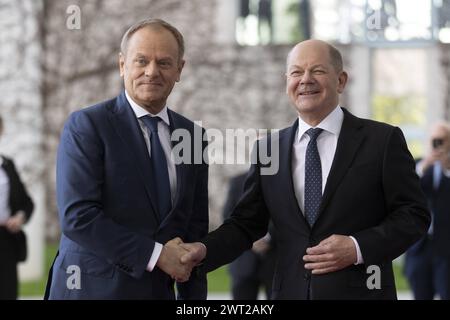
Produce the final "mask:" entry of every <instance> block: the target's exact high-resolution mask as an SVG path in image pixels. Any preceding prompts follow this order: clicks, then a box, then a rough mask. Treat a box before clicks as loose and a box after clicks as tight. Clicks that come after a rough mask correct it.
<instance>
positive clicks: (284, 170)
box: [278, 120, 309, 227]
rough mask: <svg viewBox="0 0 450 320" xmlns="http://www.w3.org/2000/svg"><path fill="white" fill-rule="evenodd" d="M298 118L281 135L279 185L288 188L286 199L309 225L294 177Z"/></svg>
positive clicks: (305, 223) (304, 222) (303, 222)
mask: <svg viewBox="0 0 450 320" xmlns="http://www.w3.org/2000/svg"><path fill="white" fill-rule="evenodd" d="M297 128H298V120H297V121H295V123H294V124H293V125H292V127H290V128H288V129H287V130H286V132H285V134H283V135H282V136H280V152H279V154H280V167H279V174H278V176H279V181H280V183H279V186H280V187H285V188H286V190H284V191H282V194H283V195H285V196H286V197H287V199H286V201H287V203H288V204H290V206H291V207H294V208H296V209H297V210H295V211H294V212H293V214H294V216H295V217H296V219H299V220H300V221H301V223H302V224H304V225H306V226H307V227H309V225H308V223H307V222H306V219H305V217H304V215H303V213H302V210H301V209H300V206H299V205H298V200H297V197H296V196H295V189H294V180H293V178H292V149H293V145H294V139H295V136H296V133H297Z"/></svg>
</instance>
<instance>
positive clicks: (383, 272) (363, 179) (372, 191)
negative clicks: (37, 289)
mask: <svg viewBox="0 0 450 320" xmlns="http://www.w3.org/2000/svg"><path fill="white" fill-rule="evenodd" d="M297 127H298V121H296V122H295V124H294V125H293V126H291V127H289V128H286V129H283V130H281V131H280V132H279V137H278V139H279V140H278V141H277V142H278V143H279V158H277V159H279V170H278V172H277V173H276V174H274V175H263V174H261V169H262V168H263V167H264V166H269V165H270V164H264V163H263V162H262V161H259V160H258V161H257V163H255V164H253V165H252V166H251V168H250V171H249V173H248V176H247V180H246V182H245V187H244V195H243V197H242V198H241V200H240V202H239V203H238V205H237V206H236V208H235V209H234V212H233V214H232V216H231V218H230V219H229V220H227V221H226V222H225V223H224V224H223V225H222V226H221V227H220V228H219V229H218V230H216V231H213V232H212V233H210V234H209V235H208V236H207V237H206V238H205V239H204V240H202V241H203V242H204V243H205V245H206V247H207V249H208V250H207V256H206V260H205V263H204V268H205V269H206V271H210V270H213V269H215V268H217V267H218V266H220V265H222V264H225V263H228V262H230V261H232V260H233V259H235V258H236V257H237V256H238V255H239V254H241V252H242V251H244V250H246V249H249V248H250V247H251V245H252V243H253V241H255V240H256V239H258V238H260V237H262V236H264V234H265V233H266V232H267V228H268V222H269V219H271V220H272V222H273V224H274V226H275V230H276V232H277V237H276V240H275V241H276V243H277V250H278V261H277V265H276V270H275V275H274V282H273V288H272V289H273V291H272V298H274V299H395V298H396V289H395V282H394V275H393V269H392V260H393V259H395V258H396V257H398V256H399V255H400V254H402V253H403V252H404V251H405V250H406V249H407V248H408V247H409V246H411V245H412V244H413V243H414V242H416V241H417V240H418V239H419V238H420V237H421V236H422V235H424V234H425V233H426V230H427V228H428V226H429V221H430V216H429V212H428V210H427V205H426V200H425V197H424V194H423V192H422V190H421V188H420V185H419V179H418V177H417V175H416V173H415V163H414V160H413V158H412V156H411V154H410V153H409V151H408V149H407V146H406V142H405V139H404V137H403V135H402V133H401V131H400V130H399V129H398V128H395V127H393V126H390V125H387V124H383V123H379V122H375V121H370V120H365V119H360V118H357V117H355V116H353V115H352V114H350V113H349V112H348V111H346V110H345V109H344V121H343V123H342V129H341V133H340V135H339V139H338V143H337V148H336V153H335V156H334V159H333V163H332V166H331V170H330V173H329V175H328V179H327V182H326V186H325V191H324V194H323V198H322V203H321V206H320V209H319V216H318V218H317V220H316V222H315V224H314V226H313V227H312V228H311V227H310V226H309V224H308V223H307V221H306V219H305V218H304V215H303V213H302V212H301V210H300V208H299V206H298V202H297V198H296V196H295V192H294V186H293V180H292V169H291V168H292V163H291V161H292V149H293V148H292V146H293V142H294V138H295V134H296V131H297ZM273 138H274V137H272V136H269V137H268V139H269V143H268V145H269V146H270V144H271V143H270V141H271V139H273ZM257 146H258V145H257ZM276 156H277V155H274V157H276ZM332 234H341V235H351V236H354V237H355V238H356V240H357V242H358V244H359V247H360V249H361V253H362V256H363V259H364V264H360V265H351V266H348V267H347V268H344V269H342V270H339V271H336V272H330V273H327V274H323V275H312V274H311V272H310V271H307V270H306V269H305V268H304V262H303V259H302V257H303V255H305V253H306V249H307V248H308V247H313V246H315V245H317V244H318V243H319V242H320V241H322V240H323V239H325V238H327V237H329V236H331V235H332ZM370 265H377V266H378V267H379V268H380V269H379V270H380V278H381V286H380V288H379V289H370V288H368V286H367V280H368V277H369V276H370V274H368V273H367V267H368V266H370Z"/></svg>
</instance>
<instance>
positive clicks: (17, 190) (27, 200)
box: [8, 160, 34, 221]
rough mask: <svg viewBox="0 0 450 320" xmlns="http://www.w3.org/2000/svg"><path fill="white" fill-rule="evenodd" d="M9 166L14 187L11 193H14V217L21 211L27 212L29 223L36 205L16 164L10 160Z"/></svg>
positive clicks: (12, 206) (12, 205)
mask: <svg viewBox="0 0 450 320" xmlns="http://www.w3.org/2000/svg"><path fill="white" fill-rule="evenodd" d="M8 166H9V170H8V171H10V173H11V177H10V179H11V184H12V186H13V188H12V190H11V192H14V194H13V195H11V196H12V203H11V209H12V210H13V212H12V213H11V214H12V215H15V214H17V212H19V211H23V212H25V218H26V220H27V221H28V220H29V219H30V217H31V214H32V213H33V210H34V203H33V200H32V199H31V197H30V195H29V194H28V191H27V189H26V187H25V185H24V184H23V182H22V180H21V179H20V176H19V173H18V172H17V170H16V167H15V165H14V162H13V161H12V160H8Z"/></svg>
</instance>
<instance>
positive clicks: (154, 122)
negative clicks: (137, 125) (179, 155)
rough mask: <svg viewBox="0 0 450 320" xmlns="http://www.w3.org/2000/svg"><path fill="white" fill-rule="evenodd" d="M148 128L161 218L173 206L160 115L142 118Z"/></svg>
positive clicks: (155, 192)
mask: <svg viewBox="0 0 450 320" xmlns="http://www.w3.org/2000/svg"><path fill="white" fill-rule="evenodd" d="M141 119H142V120H143V121H144V123H145V125H146V126H147V128H148V132H149V137H150V150H151V151H150V153H151V157H150V159H151V165H152V171H153V176H154V178H155V181H154V182H155V183H154V185H153V187H152V189H153V192H154V195H155V196H156V200H157V204H158V211H159V216H160V217H161V220H162V219H164V217H165V216H166V215H167V214H168V213H169V211H170V209H171V208H172V201H171V197H170V182H169V170H168V168H167V160H166V156H165V154H164V150H163V148H162V146H161V141H160V140H159V136H158V122H159V121H160V120H161V118H160V117H151V116H149V115H147V116H145V117H142V118H141Z"/></svg>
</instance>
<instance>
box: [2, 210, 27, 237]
mask: <svg viewBox="0 0 450 320" xmlns="http://www.w3.org/2000/svg"><path fill="white" fill-rule="evenodd" d="M24 223H25V214H24V213H23V212H19V213H17V214H15V215H14V216H12V217H10V218H9V219H8V220H7V221H6V223H5V226H6V229H8V231H9V232H11V233H17V232H19V231H20V229H22V226H23V224H24Z"/></svg>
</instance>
